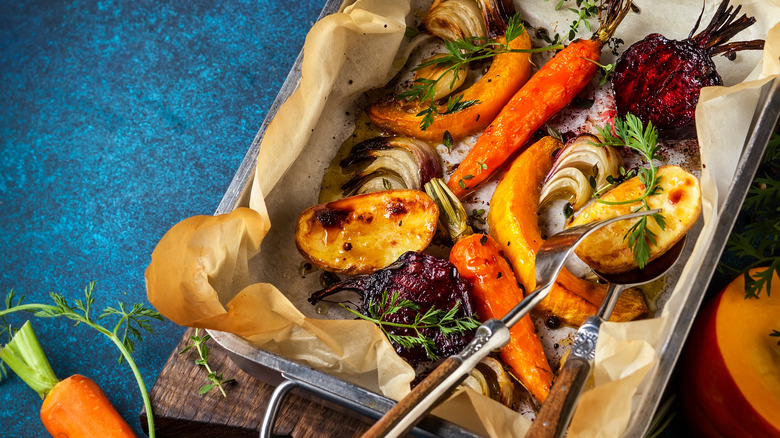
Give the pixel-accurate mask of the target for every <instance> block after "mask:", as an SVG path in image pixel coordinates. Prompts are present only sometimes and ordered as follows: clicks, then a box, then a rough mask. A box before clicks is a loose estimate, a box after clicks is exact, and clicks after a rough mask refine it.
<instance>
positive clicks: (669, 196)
mask: <svg viewBox="0 0 780 438" xmlns="http://www.w3.org/2000/svg"><path fill="white" fill-rule="evenodd" d="M657 175H658V177H659V178H660V181H659V185H660V186H661V188H662V191H661V193H659V194H657V195H654V196H649V197H648V198H647V203H648V205H649V207H650V208H651V209H656V208H659V209H661V214H662V215H663V217H664V219H665V220H666V227H665V228H664V229H663V230H662V229H661V228H660V227H659V226H658V224H657V223H656V222H655V220H654V219H652V218H651V219H648V227H647V228H648V229H649V230H650V231H652V232H653V233H654V234H655V235H656V236H657V237H656V243H657V244H656V245H650V259H649V261H650V260H654V259H655V258H657V257H658V256H660V255H661V254H663V253H664V252H666V251H667V250H668V249H669V248H671V247H672V246H674V244H675V243H677V242H678V241H679V240H680V239H682V238H683V236H685V233H687V232H688V230H690V229H691V227H692V226H693V224H694V223H696V220H697V219H698V218H699V214H700V213H701V188H700V186H699V180H698V179H697V178H696V177H695V176H693V175H691V174H690V173H688V172H686V171H685V170H684V169H682V168H681V167H678V166H662V167H660V168H658V174H657ZM644 190H645V186H644V184H642V182H641V181H640V180H639V178H638V177H634V178H631V179H630V180H628V181H626V182H624V183H623V184H620V185H619V186H617V187H615V188H614V189H612V190H610V191H609V192H607V193H606V194H605V195H604V196H603V197H602V198H601V199H603V200H605V201H621V200H627V199H634V198H638V197H639V196H641V194H642V193H643V192H644ZM640 205H641V204H640V203H639V202H635V203H631V204H622V205H607V204H604V203H601V202H593V203H591V204H590V205H588V206H586V207H585V208H584V209H583V210H582V211H581V212H580V214H579V215H578V216H577V217H576V218H575V219H574V220H573V221H572V222H571V226H575V225H580V224H584V223H588V222H593V221H597V220H601V219H607V218H611V217H615V216H619V215H623V214H627V213H630V212H632V211H634V210H636V209H637V208H638V207H639V206H640ZM634 223H635V221H620V222H616V223H614V224H612V225H608V226H606V227H603V228H600V229H599V230H597V231H596V232H594V233H593V234H591V235H590V236H589V237H588V238H586V239H585V240H584V241H583V242H582V243H580V245H579V246H578V247H577V249H576V250H575V252H576V253H577V255H578V256H579V257H580V258H581V259H582V260H583V261H584V262H585V263H587V264H588V265H589V266H590V267H591V268H593V269H595V270H596V271H599V272H603V273H606V274H617V273H620V272H625V271H629V270H631V269H634V268H635V267H636V265H635V264H634V256H633V254H632V252H631V248H629V246H628V241H627V239H625V238H624V236H625V235H626V233H627V232H628V230H629V228H631V226H632V225H633V224H634Z"/></svg>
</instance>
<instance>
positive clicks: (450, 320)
mask: <svg viewBox="0 0 780 438" xmlns="http://www.w3.org/2000/svg"><path fill="white" fill-rule="evenodd" d="M341 306H342V307H343V308H345V309H347V311H349V312H350V313H352V314H353V315H355V316H356V317H358V318H361V319H365V320H367V321H371V322H373V323H374V324H376V325H377V326H379V328H380V329H381V330H382V332H383V333H384V334H385V336H387V339H388V340H389V341H390V342H393V343H395V344H397V345H400V346H401V347H403V348H414V347H417V346H421V347H423V348H424V349H425V352H426V354H427V355H428V357H429V358H430V359H431V360H436V359H439V355H438V354H437V353H436V351H435V348H436V344H435V342H434V341H433V339H431V338H429V337H428V336H425V335H424V334H423V333H422V332H421V330H423V329H435V330H439V331H440V332H441V333H442V334H443V335H444V336H446V337H448V336H450V335H453V334H461V333H464V332H466V331H469V330H474V329H476V328H477V327H479V321H477V320H476V319H475V318H474V317H471V316H468V317H458V316H457V314H458V311H459V310H460V306H461V303H460V301H458V302H457V303H456V304H455V305H454V306H453V307H452V308H451V309H449V310H443V309H436V308H434V307H431V308H429V309H428V310H426V311H425V312H422V313H421V312H420V306H419V305H418V304H417V303H415V302H414V301H411V300H408V299H400V297H399V292H398V291H393V292H392V293H388V291H386V290H385V291H383V292H382V296H381V297H380V299H379V300H378V302H377V301H376V300H373V299H370V300H369V303H368V306H367V307H368V309H367V310H368V315H363V314H362V313H360V312H358V311H356V310H354V309H351V308H349V307H347V306H346V305H344V304H341ZM403 309H409V310H413V311H415V312H416V315H415V318H414V322H413V323H411V324H407V323H400V322H390V321H387V317H388V316H390V315H392V314H394V313H397V312H399V311H401V310H403ZM391 327H398V328H406V329H410V330H412V331H413V332H414V335H399V334H395V333H393V332H391V331H390V330H389V328H391Z"/></svg>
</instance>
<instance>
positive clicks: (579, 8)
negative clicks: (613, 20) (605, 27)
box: [545, 0, 599, 42]
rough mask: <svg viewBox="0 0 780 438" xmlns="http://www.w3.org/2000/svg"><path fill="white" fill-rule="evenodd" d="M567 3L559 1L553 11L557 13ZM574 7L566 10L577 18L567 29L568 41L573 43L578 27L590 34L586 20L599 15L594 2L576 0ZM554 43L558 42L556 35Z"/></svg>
mask: <svg viewBox="0 0 780 438" xmlns="http://www.w3.org/2000/svg"><path fill="white" fill-rule="evenodd" d="M545 1H547V0H545ZM567 1H569V0H559V1H558V3H556V4H555V10H556V11H558V10H561V9H563V6H564V4H565V3H566V2H567ZM575 6H576V7H570V8H567V9H568V10H569V11H571V12H573V13H574V14H575V15H576V16H577V18H575V19H574V20H572V22H571V25H570V27H569V32H568V33H567V37H568V39H569V40H570V41H574V39H575V38H576V37H577V34H578V33H579V31H580V25H582V26H584V27H585V28H586V29H587V30H588V31H589V32H591V31H592V29H591V26H590V22H589V21H588V20H589V19H591V18H595V17H598V15H599V6H598V4H597V2H596V0H576V1H575ZM555 41H556V42H557V41H558V35H556V36H555ZM548 42H549V41H548Z"/></svg>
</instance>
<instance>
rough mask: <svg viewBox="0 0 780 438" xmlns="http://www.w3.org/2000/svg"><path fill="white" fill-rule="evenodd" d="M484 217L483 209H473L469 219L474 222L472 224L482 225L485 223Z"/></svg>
mask: <svg viewBox="0 0 780 438" xmlns="http://www.w3.org/2000/svg"><path fill="white" fill-rule="evenodd" d="M484 215H485V209H484V208H480V209H476V208H475V209H473V210H471V218H472V219H473V220H474V222H478V223H480V224H483V225H484V224H485V223H486V221H485V217H484Z"/></svg>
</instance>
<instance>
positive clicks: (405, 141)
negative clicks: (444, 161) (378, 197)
mask: <svg viewBox="0 0 780 438" xmlns="http://www.w3.org/2000/svg"><path fill="white" fill-rule="evenodd" d="M340 165H341V166H342V167H343V168H345V169H349V171H352V169H355V170H354V172H355V173H354V174H353V175H352V178H350V179H349V181H347V182H346V183H344V185H342V186H341V189H342V194H343V196H345V197H346V196H352V195H361V194H364V193H371V192H379V191H384V190H390V189H415V190H422V187H423V185H424V184H425V183H426V182H428V181H429V180H430V179H431V178H433V177H437V176H441V162H440V160H439V155H438V154H437V153H436V150H435V149H433V147H431V146H430V145H428V144H427V143H425V142H423V141H420V140H415V139H413V138H409V137H374V138H370V139H368V140H365V141H362V142H360V143H358V144H357V145H355V147H353V148H352V150H351V151H350V152H349V155H348V156H347V157H346V158H345V159H344V160H342V161H341V163H340ZM349 171H347V172H346V173H349Z"/></svg>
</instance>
